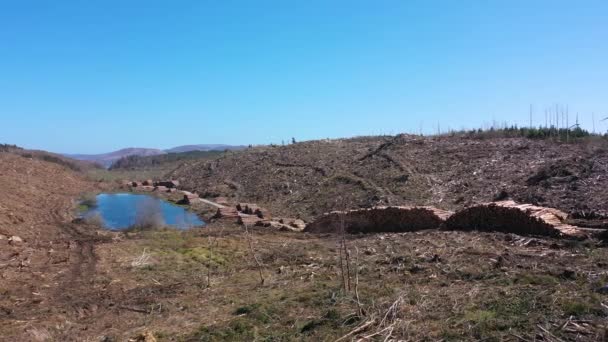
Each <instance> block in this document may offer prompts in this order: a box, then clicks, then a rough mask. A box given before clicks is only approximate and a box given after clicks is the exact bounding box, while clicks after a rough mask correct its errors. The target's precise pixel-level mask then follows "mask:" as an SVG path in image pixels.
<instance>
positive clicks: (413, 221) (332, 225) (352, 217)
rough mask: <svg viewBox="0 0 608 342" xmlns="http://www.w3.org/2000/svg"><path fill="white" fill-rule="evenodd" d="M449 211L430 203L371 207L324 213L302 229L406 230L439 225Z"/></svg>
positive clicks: (358, 231) (314, 230) (336, 231)
mask: <svg viewBox="0 0 608 342" xmlns="http://www.w3.org/2000/svg"><path fill="white" fill-rule="evenodd" d="M450 215H451V212H449V211H444V210H440V209H437V208H432V207H375V208H370V209H356V210H349V211H333V212H331V213H328V214H324V215H323V216H321V217H319V218H318V219H316V220H314V221H313V222H311V223H309V224H308V225H307V226H306V228H305V229H304V231H305V232H309V233H339V232H340V231H341V230H342V229H344V232H346V233H351V234H352V233H379V232H408V231H417V230H424V229H436V228H439V227H440V226H441V225H442V224H443V223H444V222H445V220H446V219H447V218H448V217H449V216H450Z"/></svg>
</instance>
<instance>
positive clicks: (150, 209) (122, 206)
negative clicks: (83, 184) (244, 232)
mask: <svg viewBox="0 0 608 342" xmlns="http://www.w3.org/2000/svg"><path fill="white" fill-rule="evenodd" d="M96 200H97V201H96V202H97V203H96V206H95V207H94V208H92V209H91V210H89V211H88V212H86V213H85V215H84V216H85V218H92V217H95V216H99V218H100V219H101V220H102V222H103V225H104V227H106V228H108V229H110V230H121V229H125V228H129V227H133V226H140V227H146V226H171V227H175V228H178V229H188V228H192V227H196V226H203V225H205V222H204V221H202V220H201V219H200V218H199V217H198V216H197V215H196V214H195V213H193V212H191V211H188V210H187V209H185V208H183V207H180V206H178V205H175V204H172V203H169V202H167V201H164V200H162V199H159V198H156V197H153V196H150V195H141V194H131V193H115V194H99V195H97V196H96Z"/></svg>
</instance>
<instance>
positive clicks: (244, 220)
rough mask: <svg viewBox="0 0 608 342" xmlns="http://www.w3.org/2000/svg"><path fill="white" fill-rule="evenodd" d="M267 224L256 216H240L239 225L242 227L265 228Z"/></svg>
mask: <svg viewBox="0 0 608 342" xmlns="http://www.w3.org/2000/svg"><path fill="white" fill-rule="evenodd" d="M265 222H267V221H266V220H263V219H261V218H259V217H257V216H255V215H239V218H238V220H237V223H238V224H240V225H245V224H246V225H247V226H248V227H252V226H264V223H265Z"/></svg>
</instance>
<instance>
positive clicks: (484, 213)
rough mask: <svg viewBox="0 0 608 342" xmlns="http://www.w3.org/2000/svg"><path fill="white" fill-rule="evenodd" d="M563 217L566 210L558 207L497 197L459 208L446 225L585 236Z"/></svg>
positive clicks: (486, 229) (526, 233)
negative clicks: (495, 200)
mask: <svg viewBox="0 0 608 342" xmlns="http://www.w3.org/2000/svg"><path fill="white" fill-rule="evenodd" d="M566 218H567V214H566V213H564V212H561V211H559V210H557V209H553V208H545V207H539V206H535V205H531V204H517V203H515V202H513V201H499V202H492V203H486V204H480V205H476V206H472V207H469V208H466V209H464V210H461V211H459V212H457V213H456V214H454V215H452V216H451V217H450V218H449V219H448V220H447V221H446V223H445V227H446V229H450V230H465V231H468V230H479V231H498V232H507V233H515V234H520V235H544V236H570V237H584V236H585V233H584V232H583V231H582V230H581V229H579V228H578V227H575V226H571V225H568V224H566V223H564V222H563V221H564V220H565V219H566Z"/></svg>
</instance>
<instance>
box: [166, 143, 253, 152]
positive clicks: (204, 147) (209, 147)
mask: <svg viewBox="0 0 608 342" xmlns="http://www.w3.org/2000/svg"><path fill="white" fill-rule="evenodd" d="M245 148H247V146H242V145H224V144H199V145H183V146H176V147H173V148H170V149H167V150H165V152H167V153H180V152H190V151H225V150H242V149H245Z"/></svg>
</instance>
